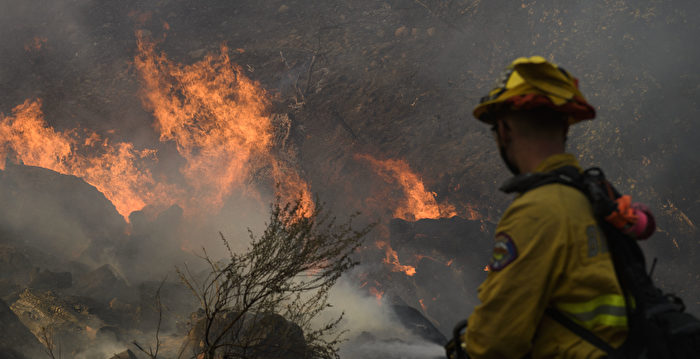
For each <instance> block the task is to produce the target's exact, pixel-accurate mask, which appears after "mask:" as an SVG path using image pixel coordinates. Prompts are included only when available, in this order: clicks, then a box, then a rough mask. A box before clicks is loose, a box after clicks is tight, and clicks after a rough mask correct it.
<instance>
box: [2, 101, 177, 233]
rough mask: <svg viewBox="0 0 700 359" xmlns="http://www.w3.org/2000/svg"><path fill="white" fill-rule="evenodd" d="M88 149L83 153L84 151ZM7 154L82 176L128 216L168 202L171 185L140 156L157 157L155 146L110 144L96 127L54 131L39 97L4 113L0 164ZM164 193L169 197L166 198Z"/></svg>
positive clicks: (126, 217)
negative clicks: (160, 179) (85, 133)
mask: <svg viewBox="0 0 700 359" xmlns="http://www.w3.org/2000/svg"><path fill="white" fill-rule="evenodd" d="M88 151H89V152H90V153H91V154H90V155H84V154H82V153H83V152H88ZM8 156H9V157H10V158H11V159H12V160H13V161H14V162H15V163H23V164H25V165H29V166H36V167H43V168H47V169H50V170H53V171H56V172H58V173H61V174H67V175H73V176H76V177H80V178H82V179H83V180H84V181H85V182H87V183H89V184H91V185H93V186H94V187H95V188H96V189H97V190H98V191H100V192H102V193H103V194H104V195H105V197H106V198H107V199H108V200H109V201H111V202H112V204H114V207H115V208H116V209H117V211H118V212H119V214H121V215H122V216H123V217H124V218H125V219H126V220H127V221H128V217H129V214H130V213H131V212H133V211H136V210H140V209H142V208H143V207H144V206H145V205H146V204H161V205H167V204H169V203H168V201H167V197H166V196H164V193H165V192H166V191H170V190H171V189H170V188H169V186H167V185H164V184H159V183H156V182H155V181H154V180H153V178H152V176H151V173H150V172H149V171H148V169H145V168H142V167H143V166H140V162H143V161H145V160H149V159H150V160H152V159H154V152H153V151H152V150H142V151H139V150H136V149H134V146H133V145H132V144H130V143H116V144H110V143H109V141H108V140H107V139H104V140H103V139H102V138H101V137H100V136H99V135H97V134H96V133H92V134H90V135H88V136H87V137H86V138H85V139H84V140H80V136H79V134H78V133H77V131H64V132H60V131H56V130H54V129H53V128H50V127H48V126H47V124H46V122H45V121H44V118H43V113H42V112H41V102H40V101H38V100H36V101H30V100H27V101H25V102H24V103H23V104H22V105H19V106H17V107H15V108H14V109H13V110H12V115H11V116H6V117H5V116H2V115H0V170H4V169H5V165H6V160H7V158H8ZM164 199H165V200H164Z"/></svg>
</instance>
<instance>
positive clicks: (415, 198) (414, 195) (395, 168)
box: [355, 154, 457, 221]
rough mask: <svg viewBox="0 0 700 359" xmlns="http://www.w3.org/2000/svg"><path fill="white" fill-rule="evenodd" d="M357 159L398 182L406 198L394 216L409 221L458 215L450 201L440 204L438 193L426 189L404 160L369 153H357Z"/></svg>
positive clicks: (382, 175)
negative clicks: (379, 158) (373, 155)
mask: <svg viewBox="0 0 700 359" xmlns="http://www.w3.org/2000/svg"><path fill="white" fill-rule="evenodd" d="M355 158H356V159H360V160H365V161H367V162H369V163H370V165H371V166H372V168H373V169H374V171H375V172H376V173H377V174H378V175H379V176H381V177H382V178H383V179H384V180H385V181H386V182H388V183H396V184H397V185H398V186H399V187H400V188H401V190H402V191H403V193H404V195H405V198H404V200H403V201H402V202H401V203H399V204H398V206H397V208H396V209H395V210H394V217H396V218H401V219H404V220H408V221H415V220H419V219H423V218H431V219H436V218H445V217H453V216H456V215H457V212H456V210H455V207H454V206H453V205H451V204H449V203H444V204H438V202H437V199H436V196H437V195H436V194H435V193H434V192H430V191H428V190H426V189H425V185H424V184H423V181H422V180H421V179H420V178H419V177H418V175H417V174H416V173H415V172H413V171H412V170H411V168H410V167H409V165H408V163H407V162H406V161H404V160H397V159H387V160H378V159H376V158H374V157H372V156H370V155H368V154H357V155H355Z"/></svg>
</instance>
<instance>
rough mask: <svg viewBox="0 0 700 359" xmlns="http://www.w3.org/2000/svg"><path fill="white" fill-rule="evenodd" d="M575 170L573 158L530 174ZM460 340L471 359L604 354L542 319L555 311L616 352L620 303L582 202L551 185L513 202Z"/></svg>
mask: <svg viewBox="0 0 700 359" xmlns="http://www.w3.org/2000/svg"><path fill="white" fill-rule="evenodd" d="M567 165H570V166H576V167H578V168H579V170H580V166H579V165H578V162H577V161H576V158H575V157H574V156H573V155H570V154H558V155H554V156H551V157H549V158H548V159H547V160H545V161H544V162H543V163H542V164H540V165H539V166H538V168H537V169H536V170H535V172H549V171H552V170H554V169H556V168H559V167H562V166H567ZM479 299H480V301H481V304H480V305H478V306H477V307H476V308H475V310H474V313H473V314H472V315H471V316H470V317H469V325H468V327H467V331H466V333H465V338H462V339H463V340H464V341H465V343H466V345H467V352H468V353H469V356H470V357H471V359H487V358H497V359H507V358H522V357H524V356H525V355H526V354H528V353H531V354H532V357H533V358H536V359H539V358H576V359H578V358H600V357H602V356H603V355H604V353H603V352H602V351H600V350H598V349H597V348H595V347H594V346H592V345H591V344H589V343H588V342H586V341H585V340H583V339H582V338H580V337H579V336H577V335H576V334H573V333H572V332H570V331H569V330H568V329H566V328H564V327H563V326H561V325H560V324H559V323H557V322H555V321H554V320H553V319H551V318H549V317H548V316H546V315H545V313H544V311H545V309H546V308H547V307H554V308H556V309H559V310H560V311H562V312H563V313H564V314H566V315H568V316H569V317H570V318H572V319H573V320H574V321H576V322H577V323H579V324H581V325H583V326H584V327H586V328H588V329H589V330H591V331H592V332H593V333H594V334H596V335H597V336H599V337H600V338H601V339H603V340H605V341H607V342H608V343H610V344H611V345H612V346H613V347H618V346H619V345H620V344H622V342H623V341H624V339H625V337H626V334H627V318H626V315H625V303H624V299H623V297H622V295H621V290H620V287H619V284H618V282H617V278H616V277H615V270H614V268H613V264H612V260H611V258H610V254H609V253H608V251H607V247H606V245H605V240H604V237H603V234H602V232H601V231H600V229H599V227H598V226H597V225H596V220H595V218H594V216H593V213H592V208H591V205H590V203H589V201H588V200H587V199H586V197H585V196H584V195H583V193H581V192H580V191H578V190H577V189H575V188H572V187H569V186H566V185H563V184H557V183H554V184H548V185H544V186H541V187H538V188H535V189H533V190H531V191H528V192H526V193H524V194H522V195H520V196H519V197H517V198H516V199H515V200H514V201H513V203H512V204H511V205H510V207H508V209H507V210H506V212H505V213H504V215H503V218H502V219H501V221H500V222H499V224H498V226H497V228H496V236H495V243H494V251H493V256H492V258H491V262H490V264H489V274H488V277H487V278H486V280H485V281H484V282H483V283H482V284H481V286H480V287H479Z"/></svg>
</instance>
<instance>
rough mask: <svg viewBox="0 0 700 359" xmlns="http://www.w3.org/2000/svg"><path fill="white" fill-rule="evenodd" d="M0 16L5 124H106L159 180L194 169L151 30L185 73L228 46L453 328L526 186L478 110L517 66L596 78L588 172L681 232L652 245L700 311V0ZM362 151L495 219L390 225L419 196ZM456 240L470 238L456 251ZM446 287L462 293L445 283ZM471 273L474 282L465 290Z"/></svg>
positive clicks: (320, 181) (380, 262)
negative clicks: (401, 165)
mask: <svg viewBox="0 0 700 359" xmlns="http://www.w3.org/2000/svg"><path fill="white" fill-rule="evenodd" d="M0 6H2V11H0V18H1V20H2V21H0V31H1V33H2V34H4V35H5V37H4V39H3V40H2V41H0V50H1V53H2V55H0V112H2V113H5V114H8V113H9V112H10V111H11V109H12V108H14V107H15V106H17V105H18V104H21V103H22V102H23V101H25V100H26V99H28V98H40V99H41V100H42V102H43V111H44V113H45V115H46V119H47V122H48V123H49V125H51V126H53V127H55V128H57V129H71V128H76V127H79V128H87V129H90V130H93V131H97V132H101V133H110V136H111V137H110V138H112V139H113V140H114V141H129V142H132V143H134V145H135V146H137V147H149V148H156V149H157V150H158V152H159V154H161V155H160V156H159V158H160V161H159V162H158V164H157V166H156V167H155V168H154V169H153V171H154V173H155V174H156V176H157V175H158V174H163V175H165V174H167V173H168V172H169V171H171V170H172V169H173V168H178V167H179V166H180V165H181V164H182V163H181V162H182V160H181V159H179V158H178V156H176V153H177V152H176V149H175V148H174V145H173V144H172V143H167V142H166V143H160V142H159V141H158V136H157V134H156V132H155V131H153V128H152V126H153V125H152V124H153V117H152V115H151V113H150V112H149V111H147V110H146V109H144V106H143V103H142V98H141V97H140V91H142V84H141V80H140V79H139V76H138V74H137V70H136V69H135V68H134V64H133V61H134V56H135V55H136V49H137V44H136V36H135V31H136V30H137V29H142V30H146V31H147V33H148V34H150V35H151V36H152V37H153V38H156V39H162V40H161V41H160V42H159V44H158V46H159V50H162V51H164V52H166V53H167V54H168V56H169V57H170V58H172V59H174V60H175V61H177V62H181V63H193V62H196V61H199V60H201V59H202V57H204V56H205V55H206V54H208V53H216V52H218V51H220V50H219V49H220V46H221V44H222V43H225V44H227V45H228V48H229V50H228V53H229V56H230V57H231V60H232V62H235V63H237V64H238V65H240V66H241V68H242V69H243V72H244V74H245V75H246V76H248V77H250V78H251V79H253V80H255V81H259V82H260V83H261V84H262V86H263V87H264V88H265V89H266V90H267V91H268V94H269V97H270V99H271V106H270V112H271V113H277V114H286V115H287V116H289V118H290V119H291V127H290V136H289V146H287V147H286V152H285V155H286V156H290V157H291V159H290V161H291V162H293V163H295V164H296V165H297V166H298V168H299V171H300V173H301V174H302V176H303V177H305V178H306V179H307V181H308V182H309V183H310V185H311V188H312V190H313V191H314V192H316V193H318V194H319V195H320V196H321V199H322V200H324V201H326V202H328V203H329V207H331V209H332V210H333V211H335V212H337V213H341V214H343V213H351V212H353V211H355V210H362V211H363V212H364V213H365V214H366V216H367V218H368V221H370V220H377V219H379V220H382V221H383V222H384V223H385V225H386V226H385V228H386V231H385V233H384V235H388V236H389V238H390V241H389V242H390V245H391V247H393V248H394V249H396V251H397V253H398V254H397V255H398V259H399V260H400V261H401V263H402V264H404V265H405V264H411V265H413V266H414V267H416V271H417V273H416V275H415V277H413V276H412V277H408V276H406V275H404V274H403V273H401V272H392V271H390V270H388V269H387V268H385V266H386V264H387V263H385V262H384V259H385V258H387V257H386V253H385V252H384V250H383V249H382V250H377V249H376V246H375V245H374V244H373V243H369V244H368V248H367V250H366V251H365V252H363V256H364V257H365V258H364V259H365V260H364V261H365V262H369V264H373V265H375V267H376V269H373V270H371V271H370V272H371V273H370V274H369V276H370V277H373V278H374V279H378V280H380V281H381V282H382V283H381V286H383V287H381V286H377V288H376V290H377V291H378V292H384V293H386V294H385V295H391V294H393V295H394V297H395V298H398V299H396V300H398V301H399V302H407V304H409V305H411V306H413V307H416V308H419V307H420V305H421V304H423V303H424V302H425V305H426V308H427V309H426V308H424V309H423V311H424V314H426V315H427V316H428V317H430V318H431V319H432V320H433V321H434V322H435V323H436V324H437V325H438V327H439V328H440V329H441V330H442V331H443V332H448V331H449V328H450V327H451V325H452V323H446V322H445V320H446V319H450V318H451V317H452V315H451V314H450V312H449V311H447V312H442V308H443V306H440V305H436V307H438V308H441V309H440V310H438V311H437V312H436V311H435V310H436V309H431V303H430V302H431V299H432V298H433V297H431V296H430V295H431V293H433V294H434V296H436V295H437V294H441V298H442V299H441V300H445V299H444V298H445V297H449V299H448V300H447V301H444V302H442V301H440V302H439V303H447V304H448V307H449V308H450V309H451V310H452V311H454V312H458V314H459V315H464V316H466V315H467V314H468V313H469V311H470V310H471V309H470V305H473V300H474V299H473V296H474V288H475V287H476V285H477V284H478V282H479V279H480V278H478V275H475V276H472V275H471V274H466V273H472V272H471V271H473V270H479V268H481V267H482V266H483V264H484V263H485V262H486V261H487V258H486V257H484V258H483V260H482V261H481V262H479V263H474V262H475V261H478V259H477V258H471V257H472V255H471V253H470V254H468V255H467V254H465V255H464V256H461V257H460V259H461V260H462V263H459V262H460V260H459V259H458V261H457V262H456V263H457V264H460V265H459V266H457V267H456V268H458V269H454V270H453V269H451V268H453V267H450V266H447V265H446V262H447V261H448V260H449V259H454V258H448V257H449V254H450V251H451V250H453V248H457V249H459V250H465V251H466V249H463V248H461V247H459V246H458V245H455V243H459V239H460V238H464V237H467V236H468V234H467V233H462V232H460V231H466V230H467V229H468V230H469V233H473V232H477V231H478V232H477V233H475V234H473V237H469V238H470V243H474V244H473V252H474V253H480V252H483V251H486V252H487V251H488V245H487V244H483V245H482V244H480V243H481V242H480V241H481V240H482V239H487V238H488V236H489V235H488V233H489V230H490V228H491V227H492V226H493V223H495V222H496V221H497V219H498V217H499V214H500V213H501V211H502V209H503V208H505V205H506V204H507V202H508V200H509V198H508V197H507V196H504V195H501V194H498V193H497V191H496V188H497V187H498V185H499V184H500V182H501V181H502V180H504V179H506V178H507V177H508V175H507V173H506V171H505V170H504V168H503V166H502V165H501V164H500V160H499V159H498V156H497V154H496V152H495V149H494V146H493V145H492V143H491V141H490V134H488V133H487V128H485V127H484V126H481V125H480V124H479V123H477V121H475V120H473V119H472V118H471V109H472V108H473V106H474V104H475V103H476V102H477V101H478V99H479V97H480V96H482V95H483V94H484V93H485V92H486V91H488V90H489V89H490V88H491V87H492V85H493V81H494V79H496V78H497V77H498V75H499V73H500V71H501V69H502V68H503V67H504V66H505V65H506V64H507V63H508V62H509V61H510V60H512V59H513V58H515V57H518V56H524V55H531V54H541V55H543V56H545V57H548V58H551V59H552V60H554V61H555V62H557V63H559V64H561V65H562V66H564V67H565V68H566V69H567V70H569V71H570V72H572V73H573V74H575V75H576V76H578V77H579V78H580V80H581V85H582V90H583V92H584V94H586V95H587V97H588V99H589V101H590V102H591V103H593V104H594V105H595V106H596V109H597V110H598V119H597V120H595V121H593V122H590V123H586V124H583V125H580V126H578V127H577V128H575V129H574V130H573V133H572V134H571V136H570V142H571V143H570V147H571V149H572V150H573V151H575V152H577V153H578V154H579V158H580V160H581V162H582V164H583V165H584V166H589V165H599V166H601V167H602V168H604V169H605V170H606V172H607V173H608V175H609V177H611V178H612V179H613V180H614V182H615V183H616V184H617V185H618V186H619V187H620V189H622V190H623V191H625V192H629V193H631V194H632V195H633V197H634V198H636V199H637V200H639V201H643V202H647V203H649V204H650V205H651V207H652V209H653V210H654V211H655V212H656V213H657V214H658V217H659V218H658V220H659V226H660V229H661V231H660V233H658V234H657V235H656V236H654V237H653V239H652V240H650V242H649V243H648V244H647V245H646V246H647V248H648V250H649V252H648V255H649V256H650V257H651V256H658V257H659V260H660V262H659V265H658V268H657V270H656V273H657V274H656V275H655V276H656V277H657V279H658V281H659V282H660V283H661V285H663V286H664V287H665V288H666V289H667V290H670V291H673V292H676V293H678V294H679V295H681V296H682V297H684V298H685V300H686V303H687V304H688V305H689V307H690V309H691V311H694V312H697V311H698V308H700V307H699V306H700V302H698V298H699V297H700V287H698V283H700V281H699V280H698V279H699V277H698V276H700V267H698V265H697V261H696V260H695V258H696V257H697V256H698V255H700V253H698V252H699V251H700V242H699V240H698V233H697V228H696V224H695V223H696V222H697V221H698V219H699V218H700V199H698V195H697V188H698V187H697V186H698V180H699V179H700V162H698V160H697V158H696V156H695V153H696V152H697V150H698V149H699V147H698V144H697V141H696V138H697V137H698V135H699V132H700V126H698V124H697V123H696V121H694V119H695V118H696V117H697V116H698V115H700V113H699V112H700V111H699V109H698V98H699V97H700V93H699V90H700V87H699V85H698V84H699V83H700V76H698V75H697V73H696V71H693V68H694V66H695V64H696V63H697V61H698V60H700V51H699V50H698V49H697V48H696V47H694V46H692V45H691V44H693V43H694V40H695V38H696V37H697V35H699V34H700V29H698V25H697V23H696V22H695V21H694V19H693V18H692V15H693V14H695V13H697V10H698V5H696V4H695V3H693V2H691V1H684V2H674V3H669V2H663V1H653V0H650V1H643V2H632V1H607V0H602V1H595V2H587V3H586V4H582V5H565V6H562V5H560V4H559V3H558V2H556V1H523V2H519V1H517V2H512V1H479V0H471V1H466V0H464V1H462V0H455V1H439V0H426V1H418V0H414V1H409V0H395V1H385V2H382V1H352V2H344V1H322V2H317V1H281V0H280V1H278V0H272V1H264V2H260V1H245V0H241V1H235V2H233V3H232V2H230V1H206V2H197V3H193V2H187V1H120V2H107V1H87V0H81V1H29V2H15V1H2V2H1V3H0ZM163 36H164V38H163ZM239 49H240V50H239ZM290 149H291V150H290ZM356 154H370V155H372V156H374V157H376V158H381V159H389V158H399V159H404V160H406V161H407V162H408V163H409V164H410V166H411V168H412V169H413V170H415V172H417V173H418V174H419V175H420V177H421V179H422V180H423V181H424V182H425V185H426V187H427V188H428V189H429V190H430V191H434V192H435V193H436V194H437V199H438V201H439V202H442V201H449V202H450V203H452V204H454V205H456V207H457V208H456V211H457V214H458V215H459V216H460V217H463V218H471V217H470V214H469V211H468V210H467V208H471V207H473V208H475V209H476V211H477V212H478V213H479V214H480V218H481V220H480V221H479V220H475V221H468V220H463V221H462V222H464V223H461V222H460V220H459V219H455V220H453V222H451V223H449V224H446V223H443V224H442V227H439V228H428V227H430V225H421V224H420V222H419V223H416V224H410V223H409V224H406V225H403V224H400V222H396V221H395V222H393V223H392V224H390V223H389V220H390V219H391V217H392V214H393V209H394V208H393V206H392V205H393V203H392V201H394V198H395V197H398V196H401V194H400V193H398V192H397V191H396V189H395V188H394V187H392V184H388V183H386V182H385V181H384V180H383V179H382V178H381V177H378V176H376V175H375V174H374V172H373V171H372V169H371V168H370V167H369V166H368V165H367V164H366V163H364V162H363V161H358V160H357V159H356V157H355V155H356ZM7 176H9V175H6V178H9V177H7ZM259 176H260V177H264V172H261V173H260V175H259ZM253 180H255V178H254V179H253ZM263 180H264V179H263ZM7 186H10V185H9V184H8V185H7ZM9 188H10V187H3V191H6V190H7V189H9ZM13 188H14V187H13ZM7 193H8V192H6V195H5V198H10V199H11V200H9V201H8V202H6V204H5V205H4V206H5V207H4V208H3V211H4V212H5V213H6V214H5V215H4V217H5V218H12V213H13V212H14V211H15V210H14V208H15V207H16V203H17V202H16V201H27V200H28V199H27V198H21V199H18V198H17V197H12V195H9V194H7ZM13 193H14V192H13ZM49 195H51V194H49ZM94 201H104V199H99V200H98V199H95V200H94ZM84 202H86V201H80V203H84ZM87 202H93V200H87ZM61 203H63V204H62V205H66V206H67V205H68V204H69V203H70V201H68V202H66V201H62V202H61ZM39 207H41V208H44V207H42V206H39ZM51 213H54V212H52V211H50V210H47V211H45V212H40V213H33V216H34V217H29V219H31V220H32V221H36V222H35V223H37V224H36V225H37V226H42V225H44V226H48V224H46V223H52V221H48V222H44V221H45V220H46V217H47V216H51ZM115 213H116V212H113V213H112V214H110V215H104V216H100V218H102V217H105V218H107V217H109V218H111V219H110V220H109V223H113V222H114V221H118V220H119V217H118V215H115ZM174 216H175V218H177V214H175V215H174ZM164 221H165V220H164ZM424 221H427V220H424ZM441 221H447V220H441ZM7 222H8V224H7V228H8V229H5V231H6V232H8V233H9V236H8V237H16V236H17V235H18V233H20V232H19V231H17V230H16V228H17V227H16V226H14V227H13V225H12V224H10V223H9V221H7ZM27 222H30V221H29V220H27ZM88 222H89V221H88ZM171 222H177V219H174V220H171ZM472 222H473V223H472ZM13 223H16V221H13ZM22 223H24V222H22ZM42 223H43V224H42ZM115 223H116V222H115ZM145 223H147V222H145ZM423 223H425V222H423ZM51 225H53V223H52V224H51ZM111 225H112V224H110V226H111ZM25 226H26V224H25ZM75 226H78V227H80V228H83V227H84V226H87V228H93V227H94V224H92V223H88V224H82V223H80V224H76V225H75ZM75 226H74V227H75ZM114 226H115V229H114V230H113V232H114V233H115V234H109V235H106V234H104V233H103V234H100V235H94V236H93V237H100V240H102V239H105V238H108V239H109V240H111V241H126V240H127V238H126V237H125V235H124V234H123V233H119V232H120V229H116V228H117V227H119V226H118V224H114ZM406 226H408V227H406ZM166 227H167V226H166ZM52 228H54V227H52ZM440 228H454V229H455V232H454V233H450V234H447V233H441V229H440ZM465 228H466V229H465ZM482 228H483V229H484V231H483V232H482V231H481V229H482ZM381 235H382V234H381V233H380V234H377V236H381ZM88 237H89V236H88ZM113 237H114V238H113ZM161 237H163V238H165V237H167V235H162V236H161ZM426 238H433V240H426ZM445 238H447V239H449V240H448V241H449V242H450V243H451V244H449V245H442V244H441V242H440V240H441V239H445ZM384 239H386V238H384ZM13 240H14V239H13ZM67 240H68V239H67ZM87 240H94V238H88V239H87ZM136 248H137V249H132V250H133V251H138V248H141V249H143V247H140V246H136ZM486 255H488V254H486ZM134 256H135V257H137V258H138V255H134ZM420 256H422V257H420ZM426 257H429V258H433V259H434V260H431V259H426ZM420 262H422V263H423V264H422V265H420ZM433 262H435V263H439V265H433ZM455 265H456V264H455ZM446 268H447V269H446ZM479 275H483V273H480V274H479ZM454 276H457V277H454ZM421 278H423V279H421ZM436 278H437V279H438V282H439V283H441V284H443V285H444V287H439V286H438V287H431V286H429V285H427V283H435V281H436ZM455 280H456V281H458V282H460V285H459V288H457V289H455V288H454V287H451V286H450V283H452V282H454V281H455ZM420 291H424V293H417V292H420ZM441 291H444V293H434V292H441ZM392 292H393V293H392ZM455 293H457V294H455ZM461 296H472V297H471V299H469V300H467V302H468V303H469V304H467V307H459V301H458V299H459V297H461ZM418 299H423V300H424V302H420V303H419V302H418Z"/></svg>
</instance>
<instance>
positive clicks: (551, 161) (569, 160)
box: [533, 153, 583, 172]
mask: <svg viewBox="0 0 700 359" xmlns="http://www.w3.org/2000/svg"><path fill="white" fill-rule="evenodd" d="M564 166H574V167H576V168H577V169H578V170H579V171H583V169H582V168H581V165H579V164H578V160H577V159H576V157H575V156H574V155H572V154H570V153H558V154H556V155H552V156H549V157H547V159H546V160H544V161H542V163H540V164H539V165H538V166H537V168H535V170H534V171H533V172H551V171H554V170H555V169H557V168H560V167H564Z"/></svg>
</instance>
